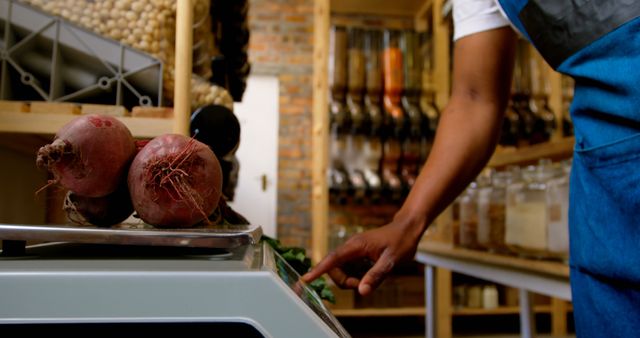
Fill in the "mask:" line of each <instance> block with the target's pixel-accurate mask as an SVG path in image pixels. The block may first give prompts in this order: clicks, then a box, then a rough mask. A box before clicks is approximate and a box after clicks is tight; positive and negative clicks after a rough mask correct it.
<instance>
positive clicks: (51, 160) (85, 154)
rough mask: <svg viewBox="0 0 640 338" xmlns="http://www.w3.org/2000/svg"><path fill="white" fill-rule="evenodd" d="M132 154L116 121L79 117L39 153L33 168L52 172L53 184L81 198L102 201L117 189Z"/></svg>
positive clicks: (130, 139) (130, 142) (127, 136)
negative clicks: (101, 198)
mask: <svg viewBox="0 0 640 338" xmlns="http://www.w3.org/2000/svg"><path fill="white" fill-rule="evenodd" d="M135 150H136V147H135V143H134V140H133V136H132V135H131V132H130V131H129V129H128V128H127V126H125V125H124V123H122V122H120V121H119V120H118V119H116V118H114V117H112V116H107V115H82V116H80V117H77V118H75V119H73V120H72V121H71V122H69V123H67V124H66V125H64V126H63V127H62V128H61V129H60V131H59V132H58V133H57V134H56V137H55V138H54V141H53V142H52V143H51V144H48V145H46V146H43V147H42V148H40V150H38V157H37V160H36V164H37V165H38V167H40V168H43V169H46V170H48V171H49V172H51V174H52V175H53V183H58V184H60V185H62V186H63V187H65V188H66V189H68V190H71V191H72V192H74V193H76V194H78V195H81V196H85V197H103V196H106V195H108V194H110V193H112V192H114V191H115V190H116V189H117V188H118V184H119V183H120V182H121V180H122V179H123V177H124V176H123V175H125V174H126V172H127V168H128V165H129V163H130V162H131V159H132V158H133V156H134V155H135Z"/></svg>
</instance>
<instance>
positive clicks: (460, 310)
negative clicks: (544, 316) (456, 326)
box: [451, 305, 551, 316]
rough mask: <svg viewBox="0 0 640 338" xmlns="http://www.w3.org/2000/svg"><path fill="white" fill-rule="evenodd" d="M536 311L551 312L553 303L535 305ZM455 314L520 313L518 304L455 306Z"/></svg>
mask: <svg viewBox="0 0 640 338" xmlns="http://www.w3.org/2000/svg"><path fill="white" fill-rule="evenodd" d="M533 311H534V312H536V313H551V305H537V306H534V307H533ZM451 314H452V315H454V316H477V315H512V314H520V307H518V306H500V307H497V308H494V309H483V308H457V309H456V308H454V309H453V312H452V313H451Z"/></svg>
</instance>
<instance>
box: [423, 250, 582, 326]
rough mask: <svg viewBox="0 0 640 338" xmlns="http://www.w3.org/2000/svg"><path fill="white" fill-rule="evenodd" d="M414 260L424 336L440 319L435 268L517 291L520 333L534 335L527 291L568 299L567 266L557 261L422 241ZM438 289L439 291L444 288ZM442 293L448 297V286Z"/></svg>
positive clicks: (569, 295)
mask: <svg viewBox="0 0 640 338" xmlns="http://www.w3.org/2000/svg"><path fill="white" fill-rule="evenodd" d="M415 258H416V260H417V261H418V262H420V263H423V264H425V284H426V285H425V286H426V288H425V291H426V307H427V309H426V336H427V338H434V337H437V336H441V335H442V334H440V335H438V334H436V332H438V331H437V325H447V324H448V325H450V320H449V321H445V322H444V323H442V322H440V321H439V320H437V318H438V317H439V316H438V314H439V312H438V308H437V304H438V302H437V301H436V299H437V298H436V297H437V296H438V290H436V285H437V284H438V283H435V280H436V278H437V276H436V268H444V269H448V270H451V271H453V272H458V273H462V274H466V275H469V276H473V277H477V278H481V279H484V280H487V281H492V282H495V283H498V284H502V285H506V286H510V287H513V288H516V289H518V290H519V293H520V332H521V335H522V337H526V338H530V337H534V336H535V324H534V313H533V304H532V301H531V299H532V297H531V293H532V292H533V293H538V294H542V295H547V296H551V297H555V298H559V299H563V300H568V301H570V300H571V289H570V286H569V267H568V266H567V265H566V264H563V263H560V262H550V261H538V260H530V259H522V258H518V257H511V256H505V255H496V254H492V253H488V252H483V251H476V250H468V249H463V248H457V247H453V246H452V245H450V244H444V243H437V242H431V241H423V242H422V243H421V244H420V246H419V247H418V252H417V253H416V257H415ZM440 291H441V293H440V294H441V295H443V294H444V292H442V291H443V290H440ZM446 291H447V293H446V294H444V295H443V296H442V297H450V295H451V292H450V287H449V288H447V290H446Z"/></svg>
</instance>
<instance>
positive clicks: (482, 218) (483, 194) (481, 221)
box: [477, 169, 495, 249]
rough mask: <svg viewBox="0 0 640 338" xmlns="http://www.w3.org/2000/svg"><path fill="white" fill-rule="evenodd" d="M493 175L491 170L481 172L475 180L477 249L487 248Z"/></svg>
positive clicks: (493, 172)
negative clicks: (476, 186) (476, 191)
mask: <svg viewBox="0 0 640 338" xmlns="http://www.w3.org/2000/svg"><path fill="white" fill-rule="evenodd" d="M494 174H495V171H494V170H493V169H489V170H485V171H483V172H482V173H481V174H480V176H478V178H477V182H478V231H477V236H478V238H477V242H478V248H481V249H488V248H489V235H490V224H491V223H490V221H489V202H490V196H491V191H492V190H493V185H492V178H493V175H494Z"/></svg>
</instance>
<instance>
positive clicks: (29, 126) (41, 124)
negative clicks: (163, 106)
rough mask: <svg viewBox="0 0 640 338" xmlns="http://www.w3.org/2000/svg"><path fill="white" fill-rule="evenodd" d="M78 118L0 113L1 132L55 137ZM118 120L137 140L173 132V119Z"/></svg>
mask: <svg viewBox="0 0 640 338" xmlns="http://www.w3.org/2000/svg"><path fill="white" fill-rule="evenodd" d="M76 117H78V115H67V114H33V113H23V112H11V111H0V132H4V133H28V134H51V135H53V134H55V133H57V132H58V130H60V128H61V127H62V126H63V125H65V124H66V123H67V122H69V121H71V120H72V119H73V118H76ZM117 118H118V119H119V120H120V121H122V122H124V124H126V125H127V127H128V128H129V130H131V133H132V134H133V136H134V137H136V138H150V137H155V136H157V135H160V134H165V133H171V132H172V127H173V120H172V119H166V118H145V117H117Z"/></svg>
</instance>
